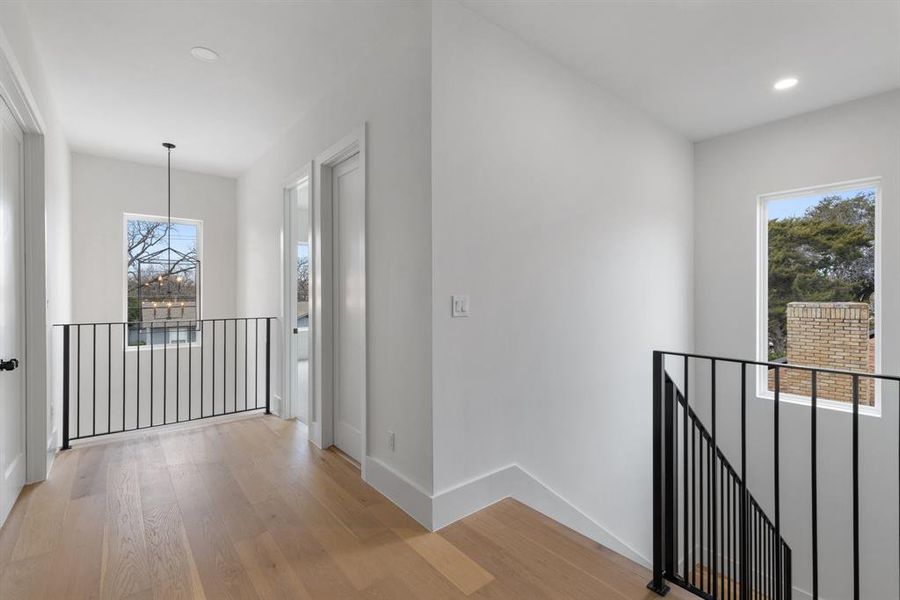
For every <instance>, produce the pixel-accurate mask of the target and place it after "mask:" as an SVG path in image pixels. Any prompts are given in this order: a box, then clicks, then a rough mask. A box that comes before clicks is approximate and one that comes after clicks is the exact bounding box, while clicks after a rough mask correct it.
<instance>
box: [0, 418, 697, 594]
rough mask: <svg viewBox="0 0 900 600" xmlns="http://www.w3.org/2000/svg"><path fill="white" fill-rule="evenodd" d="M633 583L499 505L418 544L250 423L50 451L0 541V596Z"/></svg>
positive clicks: (281, 433) (359, 494) (296, 440)
mask: <svg viewBox="0 0 900 600" xmlns="http://www.w3.org/2000/svg"><path fill="white" fill-rule="evenodd" d="M648 578H649V572H648V571H647V570H646V569H644V568H642V567H639V566H637V565H635V564H634V563H631V562H630V561H628V560H626V559H624V558H622V557H620V556H618V555H617V554H615V553H613V552H611V551H609V550H606V549H604V548H602V547H599V546H597V545H596V544H595V543H593V542H591V541H590V540H588V539H587V538H584V537H582V536H580V535H578V534H576V533H574V532H572V531H570V530H568V529H566V528H564V527H562V526H560V525H558V524H556V523H554V522H553V521H551V520H549V519H547V518H546V517H543V516H541V515H539V514H538V513H536V512H534V511H532V510H531V509H529V508H527V507H525V506H524V505H522V504H519V503H517V502H515V501H513V500H505V501H502V502H500V503H498V504H496V505H494V506H491V507H489V508H487V509H485V510H483V511H481V512H479V513H478V514H476V515H472V516H470V517H468V518H466V519H463V520H462V521H459V522H457V523H455V524H453V525H451V526H449V527H447V528H446V529H444V530H443V531H441V532H440V533H438V534H432V533H427V532H425V531H424V530H423V529H422V527H421V526H420V525H418V524H417V523H416V522H415V521H413V520H412V519H411V518H410V517H408V516H407V515H406V514H405V513H403V512H402V511H400V509H398V508H397V507H395V506H394V505H393V504H391V503H390V502H389V501H388V500H387V499H386V498H384V497H383V496H381V495H380V494H379V493H378V492H376V491H375V490H374V489H373V488H371V487H369V486H368V485H366V484H365V483H363V482H362V481H361V480H360V478H359V474H358V471H357V470H356V468H355V467H354V466H353V465H351V464H350V463H348V462H347V461H346V460H345V459H344V458H342V457H341V456H340V455H338V454H336V453H334V452H329V451H325V452H323V451H320V450H318V449H316V448H315V447H314V446H312V445H311V444H309V443H308V442H307V440H306V433H305V427H304V426H303V425H302V424H300V423H298V422H296V421H281V420H279V419H277V418H275V417H262V416H261V417H252V418H246V419H240V420H236V421H232V422H228V423H220V424H214V425H208V426H201V427H198V428H193V429H190V430H184V431H177V432H168V433H166V432H163V433H148V434H147V435H144V436H141V437H136V438H132V439H129V440H124V441H115V442H109V443H103V444H96V445H92V446H86V447H81V448H76V449H74V450H72V451H69V452H63V453H61V454H60V455H59V457H58V458H57V462H56V465H55V466H54V469H53V472H52V474H51V477H50V479H49V480H48V481H47V482H45V483H43V484H40V485H36V486H29V487H27V488H26V490H25V492H24V493H23V494H22V496H21V498H20V499H19V501H18V503H17V504H16V506H15V508H14V509H13V512H12V514H11V516H10V519H9V521H8V522H7V523H6V525H5V526H4V527H3V529H2V531H0V598H3V599H13V598H15V599H17V600H18V599H24V598H98V597H99V598H154V597H155V598H203V597H205V598H210V599H213V598H215V599H219V598H257V597H258V598H381V599H388V598H404V599H405V598H422V599H433V598H459V597H463V596H466V595H468V596H471V597H474V598H517V599H522V598H617V599H623V600H625V599H629V600H630V599H639V598H640V599H643V598H652V597H655V596H653V595H652V594H651V593H650V592H649V591H648V590H646V589H645V587H644V586H645V584H646V581H647V580H648ZM679 592H680V590H676V591H675V594H674V597H676V598H677V597H684V596H681V595H680V594H679Z"/></svg>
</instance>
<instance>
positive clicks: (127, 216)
mask: <svg viewBox="0 0 900 600" xmlns="http://www.w3.org/2000/svg"><path fill="white" fill-rule="evenodd" d="M131 220H140V221H158V222H160V223H166V222H167V221H168V220H169V219H168V217H166V216H160V215H148V214H141V213H128V212H126V213H122V321H123V322H124V323H127V322H128V221H131ZM172 223H177V224H181V225H194V226H196V227H197V260H198V261H199V262H200V265H201V266H200V293H199V295H198V298H197V301H198V302H197V305H198V309H197V320H202V319H203V313H202V311H203V304H204V302H203V295H204V294H205V293H206V292H205V289H206V286H205V285H204V281H203V280H204V278H205V277H206V275H205V273H204V272H205V271H206V269H205V268H204V266H203V221H201V220H199V219H184V218H176V217H172ZM201 343H202V340H201V336H199V335H198V336H197V339H196V341H194V342H193V343H191V346H199V345H200V344H201ZM184 345H185V346H187V344H184ZM137 348H138V346H130V345H126V348H125V350H126V351H127V352H133V351H135V350H136V349H137Z"/></svg>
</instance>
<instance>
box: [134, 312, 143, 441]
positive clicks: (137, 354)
mask: <svg viewBox="0 0 900 600" xmlns="http://www.w3.org/2000/svg"><path fill="white" fill-rule="evenodd" d="M141 325H143V323H140V322H139V323H138V326H137V349H136V350H135V352H134V364H135V370H136V371H137V376H136V377H135V378H134V384H135V396H136V398H137V409H136V410H137V413H136V414H135V415H134V428H135V429H140V428H141V341H142V340H141Z"/></svg>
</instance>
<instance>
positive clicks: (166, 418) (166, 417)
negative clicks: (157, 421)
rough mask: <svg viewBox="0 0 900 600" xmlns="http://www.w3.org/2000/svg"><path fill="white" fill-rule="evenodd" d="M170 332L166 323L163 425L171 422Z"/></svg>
mask: <svg viewBox="0 0 900 600" xmlns="http://www.w3.org/2000/svg"><path fill="white" fill-rule="evenodd" d="M169 314H171V312H170V313H169ZM169 331H170V325H169V324H168V323H166V324H165V325H164V326H163V425H165V424H166V423H168V422H169Z"/></svg>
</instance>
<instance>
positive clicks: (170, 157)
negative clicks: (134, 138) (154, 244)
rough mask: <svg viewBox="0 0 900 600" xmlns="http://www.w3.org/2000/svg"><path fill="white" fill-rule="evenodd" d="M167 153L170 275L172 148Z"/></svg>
mask: <svg viewBox="0 0 900 600" xmlns="http://www.w3.org/2000/svg"><path fill="white" fill-rule="evenodd" d="M166 150H167V154H168V164H167V167H166V172H167V173H168V184H169V190H168V196H169V198H168V200H169V201H168V212H167V215H168V225H167V227H166V236H167V244H166V245H167V246H168V248H167V250H168V258H169V271H170V272H169V276H171V275H172V273H171V271H172V148H166Z"/></svg>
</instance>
